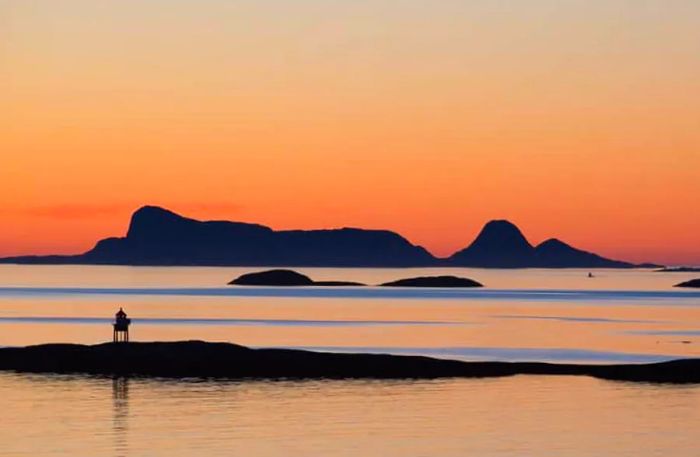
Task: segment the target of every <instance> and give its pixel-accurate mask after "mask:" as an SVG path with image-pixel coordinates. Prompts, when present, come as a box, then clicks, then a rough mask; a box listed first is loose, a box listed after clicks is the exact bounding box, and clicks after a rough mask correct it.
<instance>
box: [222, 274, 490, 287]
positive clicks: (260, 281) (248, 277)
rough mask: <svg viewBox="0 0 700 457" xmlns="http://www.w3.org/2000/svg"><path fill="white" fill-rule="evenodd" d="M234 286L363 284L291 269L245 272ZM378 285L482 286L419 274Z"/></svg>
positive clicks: (466, 279) (233, 282)
mask: <svg viewBox="0 0 700 457" xmlns="http://www.w3.org/2000/svg"><path fill="white" fill-rule="evenodd" d="M228 284H229V285H235V286H287V287H289V286H364V285H365V284H362V283H359V282H351V281H314V280H313V279H311V278H309V277H308V276H306V275H303V274H301V273H299V272H296V271H293V270H267V271H259V272H254V273H246V274H244V275H241V276H239V277H238V278H236V279H234V280H233V281H231V282H229V283H228ZM380 287H483V285H482V284H480V283H478V282H476V281H474V280H473V279H469V278H460V277H457V276H421V277H417V278H407V279H399V280H398V281H391V282H386V283H384V284H380Z"/></svg>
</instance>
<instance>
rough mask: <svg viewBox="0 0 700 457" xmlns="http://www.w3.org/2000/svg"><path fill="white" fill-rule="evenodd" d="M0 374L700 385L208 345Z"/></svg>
mask: <svg viewBox="0 0 700 457" xmlns="http://www.w3.org/2000/svg"><path fill="white" fill-rule="evenodd" d="M0 370H13V371H18V372H43V373H87V374H97V375H109V376H128V375H133V376H157V377H175V378H183V377H186V378H191V377H200V378H235V379H243V378H250V379H256V378H257V379H289V378H311V379H324V378H329V379H331V378H333V379H343V378H376V379H392V378H393V379H403V378H416V379H420V378H425V379H434V378H444V377H465V378H473V377H495V376H512V375H516V374H532V375H585V376H593V377H596V378H602V379H610V380H624V381H640V382H666V383H699V382H700V359H685V360H675V361H670V362H662V363H652V364H644V365H636V364H632V365H626V364H623V365H576V364H550V363H535V362H515V363H509V362H461V361H457V360H441V359H434V358H430V357H421V356H398V355H386V354H342V353H330V352H328V353H325V352H312V351H303V350H295V349H251V348H247V347H245V346H239V345H236V344H230V343H207V342H203V341H178V342H153V343H140V342H139V343H134V342H130V343H103V344H97V345H94V346H84V345H79V344H44V345H39V346H27V347H15V348H0Z"/></svg>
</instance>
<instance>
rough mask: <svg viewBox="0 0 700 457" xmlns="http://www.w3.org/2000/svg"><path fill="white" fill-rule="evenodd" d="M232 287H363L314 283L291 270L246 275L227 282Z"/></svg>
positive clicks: (347, 282) (349, 284)
mask: <svg viewBox="0 0 700 457" xmlns="http://www.w3.org/2000/svg"><path fill="white" fill-rule="evenodd" d="M229 285H234V286H364V284H362V283H359V282H352V281H314V280H313V279H311V278H309V277H308V276H306V275H303V274H301V273H299V272H296V271H293V270H267V271H258V272H254V273H246V274H244V275H241V276H239V277H237V278H236V279H234V280H233V281H231V282H229Z"/></svg>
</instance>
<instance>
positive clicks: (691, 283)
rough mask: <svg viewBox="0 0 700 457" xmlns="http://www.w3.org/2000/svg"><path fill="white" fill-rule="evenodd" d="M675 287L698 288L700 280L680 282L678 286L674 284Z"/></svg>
mask: <svg viewBox="0 0 700 457" xmlns="http://www.w3.org/2000/svg"><path fill="white" fill-rule="evenodd" d="M675 287H691V288H700V278H698V279H691V280H690V281H685V282H682V283H680V284H676V285H675Z"/></svg>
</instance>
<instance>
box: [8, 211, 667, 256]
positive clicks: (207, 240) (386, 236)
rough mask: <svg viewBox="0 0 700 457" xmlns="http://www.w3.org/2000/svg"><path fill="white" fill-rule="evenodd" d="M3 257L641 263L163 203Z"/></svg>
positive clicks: (518, 240)
mask: <svg viewBox="0 0 700 457" xmlns="http://www.w3.org/2000/svg"><path fill="white" fill-rule="evenodd" d="M0 263H22V264H106V265H109V264H111V265H162V266H169V265H183V266H197V265H209V266H318V267H420V266H425V267H429V266H454V267H481V268H530V267H541V268H631V267H635V266H637V265H633V264H631V263H628V262H621V261H617V260H611V259H606V258H604V257H601V256H599V255H597V254H593V253H590V252H586V251H583V250H580V249H576V248H574V247H571V246H569V245H568V244H566V243H564V242H562V241H559V240H557V239H550V240H547V241H545V242H543V243H542V244H540V245H538V246H536V247H533V245H532V244H530V242H529V241H528V240H527V238H525V236H524V235H523V233H522V232H521V231H520V229H518V227H516V226H515V225H514V224H513V223H511V222H509V221H506V220H495V221H491V222H488V223H487V224H486V225H485V226H484V228H483V229H482V230H481V232H480V233H479V235H478V236H477V237H476V239H475V240H474V241H473V242H472V243H471V244H470V245H469V246H468V247H467V248H465V249H463V250H461V251H459V252H457V253H455V254H454V255H452V256H451V257H449V258H447V259H438V258H435V257H433V256H432V255H431V254H430V253H429V252H428V251H426V250H425V249H424V248H422V247H420V246H416V245H413V244H411V243H410V242H409V241H408V240H406V239H405V238H404V237H402V236H401V235H399V234H397V233H395V232H391V231H388V230H364V229H358V228H341V229H329V230H273V229H271V228H269V227H266V226H264V225H259V224H249V223H243V222H229V221H198V220H195V219H190V218H187V217H183V216H180V215H179V214H176V213H174V212H172V211H169V210H167V209H164V208H160V207H157V206H144V207H142V208H140V209H138V210H137V211H136V212H134V214H133V215H132V217H131V222H130V224H129V229H128V231H127V233H126V236H125V237H121V238H106V239H103V240H101V241H99V242H97V244H96V245H95V247H94V248H92V249H91V250H89V251H88V252H86V253H84V254H79V255H69V256H60V255H50V256H22V257H7V258H4V259H0ZM644 266H645V267H649V266H653V265H651V264H644Z"/></svg>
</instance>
